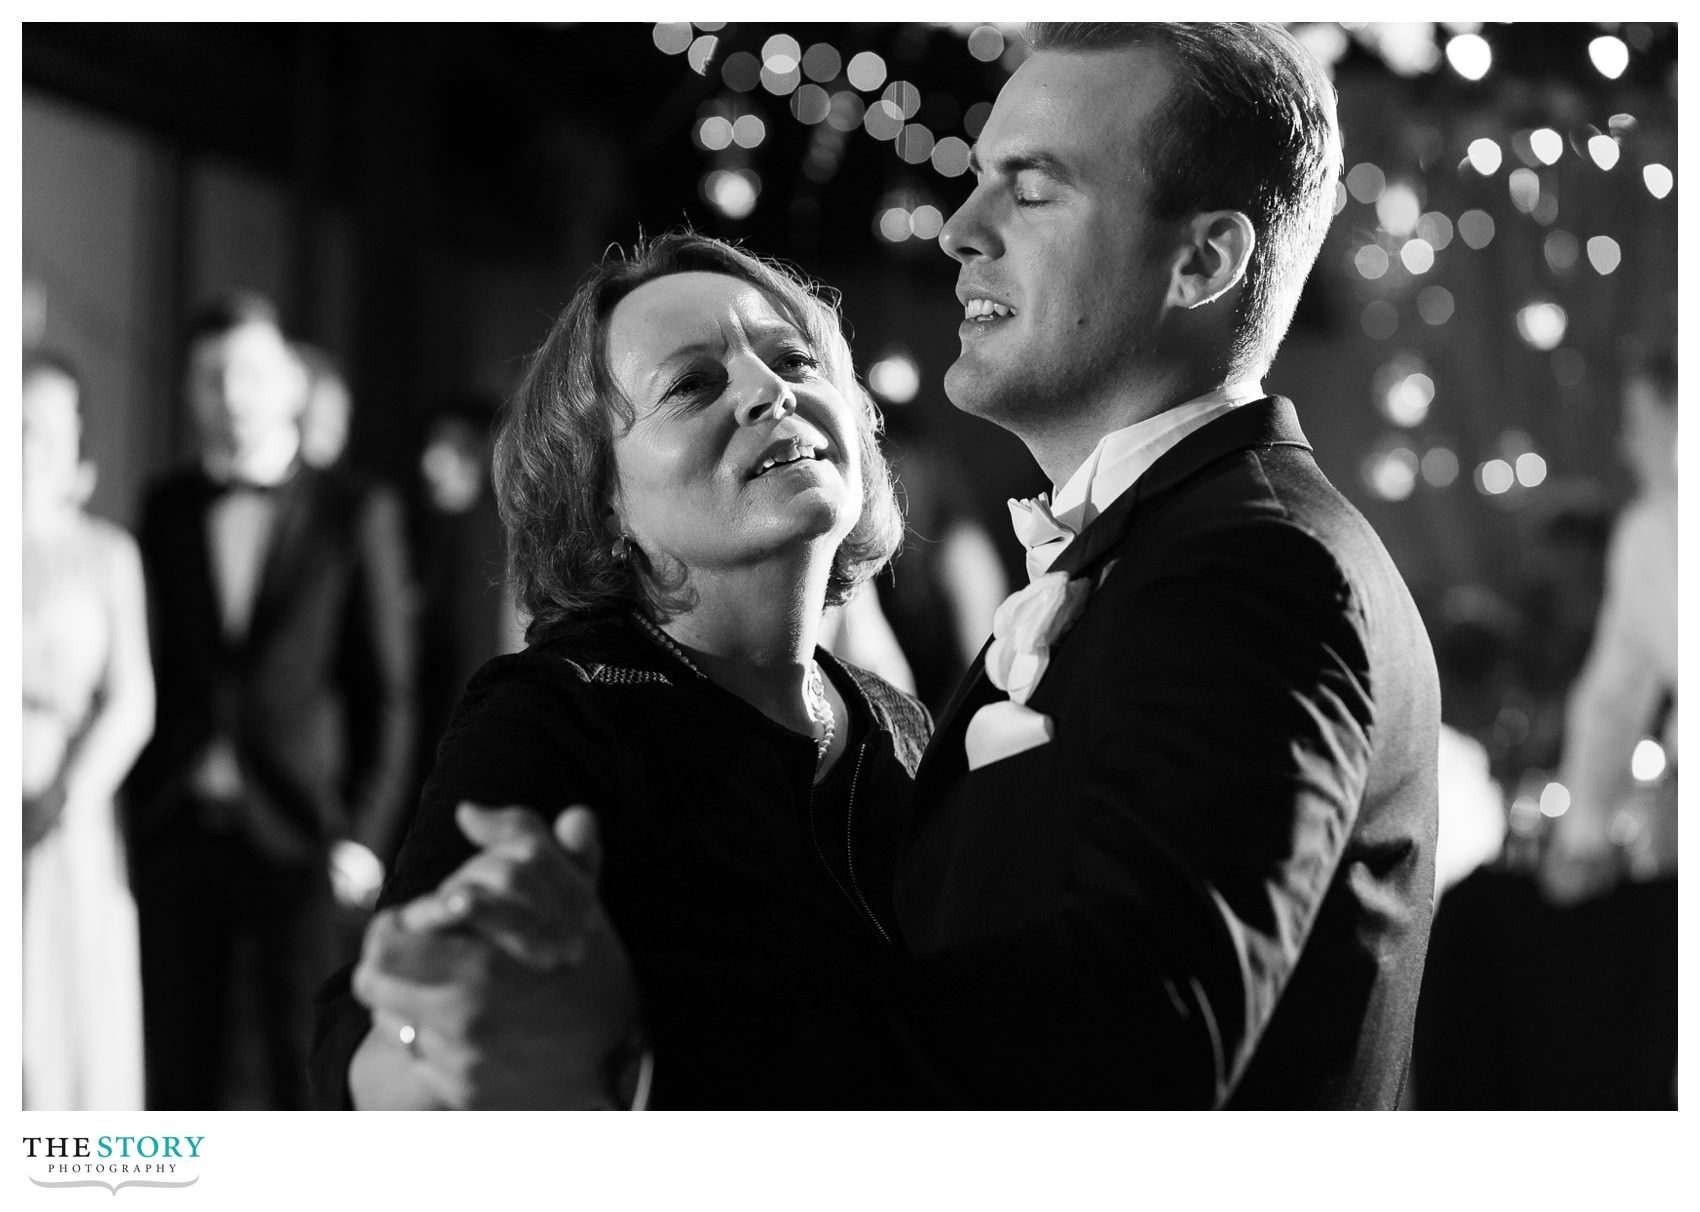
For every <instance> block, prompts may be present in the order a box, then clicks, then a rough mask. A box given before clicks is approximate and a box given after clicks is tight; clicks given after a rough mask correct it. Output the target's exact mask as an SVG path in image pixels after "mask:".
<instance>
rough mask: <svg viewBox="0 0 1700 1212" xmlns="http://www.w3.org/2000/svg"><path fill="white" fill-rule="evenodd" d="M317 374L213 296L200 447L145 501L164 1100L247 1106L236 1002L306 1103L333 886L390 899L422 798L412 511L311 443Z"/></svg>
mask: <svg viewBox="0 0 1700 1212" xmlns="http://www.w3.org/2000/svg"><path fill="white" fill-rule="evenodd" d="M305 387H306V380H305V375H304V373H303V369H302V366H301V364H300V362H299V361H298V360H297V358H296V356H295V355H294V353H293V352H292V350H291V349H290V347H289V345H288V343H287V341H286V340H285V338H284V335H283V332H282V330H281V328H280V326H279V322H278V319H277V315H276V313H275V311H274V310H273V308H272V307H271V305H270V303H269V302H267V301H266V300H264V299H263V298H260V297H258V296H253V295H239V296H233V297H231V298H228V299H225V300H222V301H220V302H218V303H216V304H214V305H213V306H211V307H209V308H208V309H207V310H206V311H205V312H204V313H203V314H202V315H201V316H199V317H198V318H197V319H196V321H195V322H194V324H193V325H192V327H191V329H190V332H189V336H188V340H187V342H186V365H185V378H184V390H185V396H186V399H187V403H188V405H189V407H190V410H191V412H192V414H193V419H194V422H195V426H196V430H197V434H198V437H199V440H200V458H199V459H198V460H197V462H196V463H195V464H193V465H192V466H188V467H184V468H182V469H179V470H178V471H176V472H173V473H171V474H170V475H168V476H166V477H165V478H163V479H162V480H160V481H159V482H157V483H156V484H154V485H153V486H152V487H151V488H150V489H149V491H148V494H147V497H146V501H145V503H144V507H143V514H142V523H141V527H140V531H139V539H140V544H141V549H142V555H143V559H144V563H145V567H146V572H147V581H148V589H149V596H150V617H151V628H152V634H153V646H154V647H153V650H154V652H155V654H156V663H157V669H158V684H159V710H158V726H157V728H156V731H155V733H154V738H153V741H152V743H151V744H150V745H149V746H148V748H147V750H146V751H145V752H144V753H143V754H142V757H141V759H140V760H139V762H138V764H137V766H136V769H135V772H134V775H133V777H132V782H131V786H132V795H131V804H132V806H133V807H132V813H133V819H132V823H131V834H132V864H133V866H134V868H135V891H136V900H137V904H138V910H139V915H140V920H141V935H142V966H143V993H144V1010H145V1020H146V1021H145V1031H146V1041H147V1053H148V1058H147V1059H148V1102H149V1106H150V1107H154V1108H217V1107H220V1106H224V1105H226V1099H227V1096H228V1091H227V1082H226V1073H227V1069H228V1067H229V1065H230V1064H231V1058H230V1056H229V1055H228V1051H229V1048H230V1045H231V1043H232V1040H233V1036H235V1035H236V1034H237V1033H238V1032H239V1031H241V1027H242V1025H240V1024H237V1023H234V1022H233V1021H232V1018H231V1010H232V1007H233V1006H234V1007H236V1008H237V1009H239V1010H242V1011H245V1012H247V1013H251V1014H253V1015H255V1016H256V1018H257V1022H256V1024H255V1026H257V1028H258V1030H257V1035H258V1037H259V1040H260V1041H261V1042H262V1043H263V1047H264V1051H265V1060H264V1076H263V1078H262V1079H261V1084H262V1085H263V1087H264V1089H263V1090H262V1091H260V1092H259V1094H258V1097H259V1098H260V1099H261V1100H262V1101H264V1102H265V1104H266V1105H269V1106H275V1107H280V1108H289V1107H300V1106H305V1105H306V1103H307V1092H306V1076H305V1073H306V1071H305V1055H306V1046H307V1039H308V1035H309V1031H310V1018H311V995H312V990H313V988H314V986H315V985H316V984H317V982H318V981H319V980H321V979H322V978H323V977H324V975H325V974H326V972H327V971H328V970H329V969H330V967H332V966H333V965H334V963H335V955H334V953H333V945H332V930H333V915H332V910H333V905H334V904H335V903H336V902H338V901H340V902H341V903H343V904H344V905H350V906H353V905H359V904H362V903H364V904H366V905H368V906H369V905H370V903H371V901H372V900H373V899H375V896H376V892H377V888H378V885H379V884H380V883H381V881H382V876H383V869H382V863H381V860H380V859H379V857H378V856H379V855H381V854H384V853H387V852H388V850H389V848H390V847H391V845H392V844H393V840H394V837H395V835H396V834H397V833H398V832H399V829H400V827H401V818H402V814H403V813H404V812H405V809H406V802H405V798H404V797H405V794H406V791H407V787H408V778H409V775H410V773H411V772H410V769H409V763H410V762H411V747H412V744H413V730H414V704H413V689H412V687H413V659H414V653H413V644H412V640H411V619H410V617H409V612H410V608H409V601H408V595H409V577H408V573H407V563H406V547H405V538H404V532H403V527H402V519H401V515H400V509H399V505H398V503H397V502H396V499H395V498H394V496H393V494H382V493H373V492H371V491H369V490H368V489H367V488H366V487H365V486H364V485H363V484H362V482H360V481H358V480H354V479H351V478H349V477H346V476H343V475H341V474H340V473H338V472H336V471H334V470H331V471H326V470H320V469H317V468H314V467H311V466H308V465H306V464H305V463H304V462H303V460H302V459H301V457H300V445H301V442H300V433H299V429H298V419H299V417H300V413H301V409H302V406H303V403H304V400H305ZM353 711H361V712H365V713H367V714H369V715H370V716H371V719H370V720H369V721H365V722H364V723H363V724H362V723H361V722H360V721H354V720H351V719H350V712H353ZM357 725H361V726H357ZM361 735H363V736H366V737H369V738H372V740H371V743H369V744H362V745H354V744H351V743H350V738H351V737H354V736H361ZM244 1034H246V1035H248V1036H250V1037H251V1036H253V1035H254V1034H256V1032H255V1031H253V1030H252V1029H250V1030H248V1031H247V1032H245V1033H244Z"/></svg>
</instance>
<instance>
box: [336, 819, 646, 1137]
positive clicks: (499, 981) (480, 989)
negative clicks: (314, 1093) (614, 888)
mask: <svg viewBox="0 0 1700 1212" xmlns="http://www.w3.org/2000/svg"><path fill="white" fill-rule="evenodd" d="M460 820H461V824H462V828H464V829H466V831H467V834H468V836H469V837H471V838H472V839H473V840H474V841H476V842H478V843H479V845H480V846H481V847H482V850H481V851H480V853H479V854H477V855H475V856H474V857H473V858H472V859H470V860H468V862H467V863H466V864H464V865H463V866H462V867H461V868H460V869H459V870H458V871H456V872H455V873H454V874H453V875H452V876H450V877H449V879H448V880H445V881H444V883H443V885H442V887H440V888H439V889H438V890H437V891H436V892H434V893H431V894H428V895H427V896H424V897H421V898H419V899H418V900H415V901H412V902H409V903H408V904H407V905H403V906H400V907H397V908H394V909H389V910H385V911H384V912H382V913H380V914H378V915H377V917H375V918H374V919H373V921H372V925H371V926H370V927H369V928H368V930H367V934H366V942H365V946H364V949H363V951H362V954H361V959H360V963H359V965H358V966H357V967H356V969H355V973H354V992H355V996H356V997H358V998H359V999H360V1000H361V1001H362V1002H364V1003H365V1004H366V1005H367V1006H369V1007H370V1008H371V1009H372V1014H373V1026H372V1030H371V1032H370V1033H369V1034H368V1036H367V1038H366V1040H365V1041H364V1042H363V1043H362V1045H361V1047H360V1049H359V1051H358V1052H357V1053H356V1055H355V1059H354V1062H353V1064H352V1065H351V1068H350V1074H349V1079H350V1082H349V1084H350V1089H351V1091H352V1093H353V1095H354V1100H355V1103H356V1105H357V1106H360V1107H362V1108H367V1107H373V1108H376V1107H396V1106H415V1107H422V1106H432V1105H435V1106H445V1107H452V1108H474V1107H505V1108H519V1107H537V1108H543V1107H555V1108H561V1107H607V1106H610V1105H613V1099H612V1098H611V1093H610V1090H609V1083H608V1081H607V1080H606V1078H607V1064H608V1061H609V1058H610V1057H611V1056H612V1055H614V1054H615V1053H616V1052H617V1051H618V1049H619V1047H620V1046H621V1045H622V1044H623V1043H624V1042H625V1041H626V1040H627V1039H628V1037H629V1035H630V1032H631V1029H632V1026H633V1024H634V1023H635V1022H636V1021H637V1019H638V1012H639V1004H638V997H637V990H636V985H635V983H634V982H633V980H632V976H631V971H630V967H629V965H628V963H627V960H626V956H625V951H624V948H623V947H622V945H621V943H620V940H619V939H618V937H617V936H616V935H615V934H614V932H613V930H612V928H611V927H610V926H609V924H608V922H607V919H606V917H605V916H604V915H603V913H602V909H601V906H600V904H599V903H598V902H597V900H596V893H595V874H596V861H597V851H596V844H595V835H594V822H593V818H592V817H591V816H590V814H589V812H588V811H586V810H584V809H576V810H569V811H568V812H566V813H563V814H562V817H561V819H559V820H558V821H557V822H556V827H555V829H554V831H553V834H552V835H551V832H550V831H549V830H547V829H546V828H545V827H544V826H543V824H542V822H541V821H540V820H539V819H538V818H537V817H536V815H535V814H533V813H530V812H527V811H525V810H522V809H498V810H489V809H479V808H475V807H473V806H470V805H463V806H462V808H461V811H460ZM569 848H571V850H570V852H569ZM404 1029H405V1030H404Z"/></svg>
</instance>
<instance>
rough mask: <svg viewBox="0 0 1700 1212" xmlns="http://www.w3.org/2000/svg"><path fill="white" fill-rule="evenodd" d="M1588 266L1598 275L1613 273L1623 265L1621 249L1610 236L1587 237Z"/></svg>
mask: <svg viewBox="0 0 1700 1212" xmlns="http://www.w3.org/2000/svg"><path fill="white" fill-rule="evenodd" d="M1588 264H1590V265H1592V266H1593V267H1594V272H1595V273H1597V274H1600V275H1602V276H1603V275H1605V274H1609V273H1615V272H1616V270H1617V267H1618V266H1619V265H1621V264H1623V249H1622V248H1620V247H1619V246H1618V243H1617V241H1616V240H1614V239H1612V238H1611V237H1610V236H1589V237H1588Z"/></svg>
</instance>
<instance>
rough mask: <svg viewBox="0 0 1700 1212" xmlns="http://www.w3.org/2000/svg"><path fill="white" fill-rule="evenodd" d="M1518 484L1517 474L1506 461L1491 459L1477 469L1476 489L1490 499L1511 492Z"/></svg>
mask: <svg viewBox="0 0 1700 1212" xmlns="http://www.w3.org/2000/svg"><path fill="white" fill-rule="evenodd" d="M1516 482H1517V473H1516V472H1514V471H1512V470H1511V464H1509V463H1507V462H1506V461H1505V460H1504V459H1489V460H1488V461H1487V462H1486V463H1483V464H1482V465H1481V466H1480V467H1478V468H1476V488H1477V489H1478V490H1479V491H1481V492H1484V493H1486V494H1487V495H1488V496H1490V497H1497V496H1499V495H1501V494H1502V493H1507V492H1510V491H1511V486H1512V485H1513V484H1515V483H1516Z"/></svg>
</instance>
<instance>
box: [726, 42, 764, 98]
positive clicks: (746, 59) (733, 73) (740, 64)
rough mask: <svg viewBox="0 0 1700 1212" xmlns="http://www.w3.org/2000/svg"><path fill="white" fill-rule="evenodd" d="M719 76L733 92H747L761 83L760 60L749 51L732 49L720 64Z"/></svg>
mask: <svg viewBox="0 0 1700 1212" xmlns="http://www.w3.org/2000/svg"><path fill="white" fill-rule="evenodd" d="M720 78H721V79H722V80H724V81H726V87H727V88H729V89H731V90H732V91H733V92H735V93H747V92H749V91H750V90H751V89H753V88H755V86H756V85H758V84H760V83H761V60H760V59H758V58H756V57H755V56H754V55H752V54H750V52H749V51H733V52H732V53H731V54H730V55H727V56H726V62H724V63H722V64H721V65H720Z"/></svg>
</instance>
